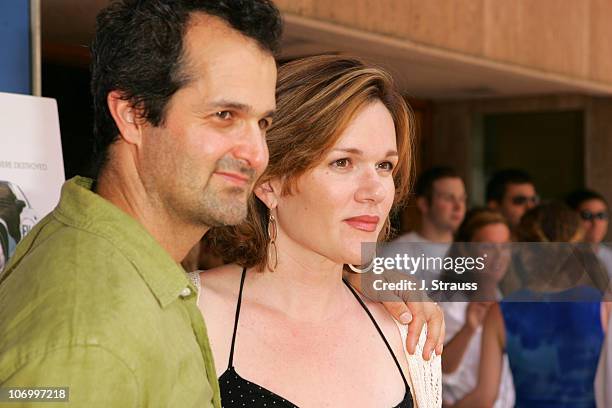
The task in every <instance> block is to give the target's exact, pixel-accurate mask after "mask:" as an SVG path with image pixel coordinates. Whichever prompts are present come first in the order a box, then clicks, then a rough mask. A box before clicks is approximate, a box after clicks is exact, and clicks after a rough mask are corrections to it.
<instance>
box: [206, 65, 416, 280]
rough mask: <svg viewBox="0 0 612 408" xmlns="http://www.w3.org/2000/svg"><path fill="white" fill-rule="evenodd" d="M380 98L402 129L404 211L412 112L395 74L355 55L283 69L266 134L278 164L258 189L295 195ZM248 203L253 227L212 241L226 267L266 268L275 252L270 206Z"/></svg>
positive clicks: (225, 230)
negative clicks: (274, 187) (272, 186)
mask: <svg viewBox="0 0 612 408" xmlns="http://www.w3.org/2000/svg"><path fill="white" fill-rule="evenodd" d="M374 101H380V102H382V103H383V104H384V105H385V107H386V108H387V109H388V110H389V113H390V114H391V117H392V118H393V122H394V124H395V134H396V140H397V149H398V154H399V162H398V165H397V166H396V167H395V168H394V170H393V179H394V182H395V187H396V191H395V199H394V207H395V208H397V207H398V206H399V205H401V204H402V203H403V202H404V200H405V198H406V196H407V194H408V191H409V188H410V180H411V170H412V166H411V164H412V139H413V137H412V134H413V131H414V130H413V121H412V115H411V111H410V109H409V108H408V105H407V104H406V102H405V100H404V98H403V97H402V96H401V95H400V94H399V92H398V91H397V90H396V88H395V86H394V83H393V79H392V78H391V76H390V75H389V74H388V73H387V72H385V71H384V70H382V69H380V68H378V67H376V66H373V65H371V64H368V63H365V62H364V61H362V60H361V59H359V58H355V57H347V56H338V55H320V56H314V57H308V58H303V59H299V60H296V61H292V62H290V63H287V64H285V65H284V66H282V67H281V68H280V69H279V72H278V83H277V88H276V102H277V112H276V117H275V121H274V123H273V124H272V126H271V127H270V129H269V130H268V133H267V137H266V140H267V144H268V149H269V151H270V161H269V164H268V167H267V168H266V170H265V171H264V173H263V174H262V176H261V177H260V179H259V180H258V182H257V185H261V184H263V183H265V182H268V181H270V180H281V182H282V191H281V194H292V193H293V192H294V191H295V188H296V182H297V180H298V179H299V177H300V176H302V175H304V174H305V173H306V172H308V171H309V170H311V169H313V168H314V167H316V166H317V165H318V164H319V163H320V162H321V160H322V159H323V158H324V157H325V156H326V154H327V153H328V152H329V151H330V150H331V149H332V148H333V146H334V145H335V144H336V142H337V141H338V139H339V138H340V136H341V135H342V133H343V131H344V130H345V129H346V128H347V127H348V125H349V124H350V122H351V121H352V120H353V119H354V118H355V116H356V115H357V113H358V112H359V111H360V110H361V109H362V108H364V107H365V106H366V105H368V104H370V103H372V102H374ZM373 142H375V141H374V140H373ZM248 206H249V211H248V215H247V219H246V221H245V222H243V223H242V224H240V225H238V226H232V227H219V228H214V229H212V230H211V231H210V232H209V233H208V234H207V236H206V239H207V240H208V241H209V242H210V246H211V247H213V248H215V250H216V251H217V252H218V253H219V254H220V255H221V256H222V257H223V258H224V260H225V261H226V262H230V263H238V264H239V265H241V266H245V267H252V266H257V267H258V269H260V270H263V269H264V268H265V266H266V265H267V253H268V236H267V224H268V208H267V207H266V206H265V205H264V204H263V203H262V202H261V201H260V200H259V199H258V198H257V197H256V196H255V195H254V194H253V195H251V197H250V198H249V203H248ZM388 222H389V221H388V220H387V224H386V225H387V226H388ZM388 230H389V228H383V232H381V236H380V237H379V240H381V239H386V238H387V237H386V235H387V234H388V232H387V231H388Z"/></svg>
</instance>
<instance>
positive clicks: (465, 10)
mask: <svg viewBox="0 0 612 408" xmlns="http://www.w3.org/2000/svg"><path fill="white" fill-rule="evenodd" d="M275 1H276V3H277V4H278V5H279V7H280V8H281V10H283V11H286V12H289V13H292V14H296V15H300V16H303V17H307V18H312V19H315V20H322V21H326V22H331V23H336V24H338V25H341V26H345V27H350V28H354V29H358V30H363V31H368V32H374V33H378V34H383V35H388V36H391V37H394V38H399V39H405V40H407V41H411V42H414V43H417V44H421V45H426V46H431V47H433V48H437V49H445V50H451V51H456V52H458V53H461V54H466V55H471V56H477V57H481V58H484V59H487V60H493V61H498V62H504V63H508V64H512V65H518V66H522V67H528V68H533V69H538V70H541V71H543V72H547V73H553V74H561V75H566V76H568V77H572V78H577V79H583V80H593V81H601V82H605V83H608V84H610V83H612V52H611V51H612V24H610V21H612V1H610V0H512V1H508V0H427V1H423V0H336V1H333V2H330V1H327V0H275Z"/></svg>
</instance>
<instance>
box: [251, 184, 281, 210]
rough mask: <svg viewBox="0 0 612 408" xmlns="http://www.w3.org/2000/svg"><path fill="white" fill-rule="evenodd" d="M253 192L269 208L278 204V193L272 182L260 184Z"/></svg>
mask: <svg viewBox="0 0 612 408" xmlns="http://www.w3.org/2000/svg"><path fill="white" fill-rule="evenodd" d="M253 192H254V193H255V195H256V196H257V198H259V199H260V200H261V201H262V202H263V203H264V204H265V205H266V207H268V208H269V209H271V210H272V209H274V208H276V206H277V205H278V199H277V194H276V191H275V189H274V186H273V185H272V183H271V182H269V181H266V182H265V183H263V184H260V185H258V186H257V187H255V190H254V191H253Z"/></svg>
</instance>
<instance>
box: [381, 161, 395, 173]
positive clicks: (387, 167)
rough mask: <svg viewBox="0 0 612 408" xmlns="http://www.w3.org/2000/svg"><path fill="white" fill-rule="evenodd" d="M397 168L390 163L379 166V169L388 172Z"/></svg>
mask: <svg viewBox="0 0 612 408" xmlns="http://www.w3.org/2000/svg"><path fill="white" fill-rule="evenodd" d="M394 167H395V166H394V165H393V163H391V162H390V161H386V162H382V163H379V164H378V168H379V169H382V170H386V171H391V170H393V168H394Z"/></svg>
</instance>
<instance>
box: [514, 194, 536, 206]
mask: <svg viewBox="0 0 612 408" xmlns="http://www.w3.org/2000/svg"><path fill="white" fill-rule="evenodd" d="M510 200H511V201H512V204H514V205H525V204H527V203H531V204H534V205H535V204H538V203H539V202H540V197H538V196H537V195H534V196H531V197H528V196H524V195H518V196H514V197H512V198H511V199H510Z"/></svg>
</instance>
